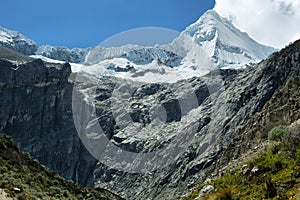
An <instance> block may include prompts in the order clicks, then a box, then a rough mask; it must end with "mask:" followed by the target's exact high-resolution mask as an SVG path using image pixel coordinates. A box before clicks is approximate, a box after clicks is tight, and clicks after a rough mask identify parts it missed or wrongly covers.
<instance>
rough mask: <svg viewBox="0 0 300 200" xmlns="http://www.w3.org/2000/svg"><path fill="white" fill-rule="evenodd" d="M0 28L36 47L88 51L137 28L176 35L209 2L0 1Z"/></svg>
mask: <svg viewBox="0 0 300 200" xmlns="http://www.w3.org/2000/svg"><path fill="white" fill-rule="evenodd" d="M0 3H1V4H0V5H1V12H0V26H3V27H6V28H8V29H12V30H17V31H19V32H21V33H23V34H24V35H25V36H27V37H29V38H31V39H32V40H34V41H35V42H36V43H37V44H39V45H43V44H50V45H56V46H67V47H70V48H72V47H89V46H95V45H98V44H99V43H101V42H102V41H103V40H105V39H107V38H109V37H111V36H113V35H114V34H117V33H120V32H123V31H127V30H130V29H134V28H141V27H161V28H167V29H172V30H176V31H179V32H181V31H182V30H184V29H185V27H187V26H188V25H190V24H191V23H193V22H195V21H196V20H197V19H198V18H199V17H200V16H201V15H202V14H203V13H204V12H205V11H206V10H208V9H212V8H213V7H214V5H215V1H214V0H151V1H150V0H72V1H69V0H51V1H49V0H26V1H25V0H0Z"/></svg>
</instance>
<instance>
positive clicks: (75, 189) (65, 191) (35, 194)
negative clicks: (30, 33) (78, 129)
mask: <svg viewBox="0 0 300 200" xmlns="http://www.w3.org/2000/svg"><path fill="white" fill-rule="evenodd" d="M0 188H2V189H4V190H5V192H6V193H8V195H9V196H11V197H14V198H18V199H107V200H111V199H121V198H120V197H118V196H116V195H114V194H112V193H110V192H109V191H107V190H104V189H87V188H81V187H79V186H77V185H75V184H74V183H73V182H71V181H66V180H64V179H63V178H61V177H59V176H58V175H57V174H56V173H55V172H53V171H50V170H48V169H46V168H45V167H43V166H42V165H41V164H40V163H39V162H37V161H35V160H33V159H32V158H31V157H30V155H29V154H28V153H26V152H20V151H19V148H18V147H17V144H16V143H14V142H13V141H12V139H11V138H10V137H8V136H6V135H0ZM14 188H19V189H21V192H18V191H14Z"/></svg>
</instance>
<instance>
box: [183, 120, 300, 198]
mask: <svg viewBox="0 0 300 200" xmlns="http://www.w3.org/2000/svg"><path fill="white" fill-rule="evenodd" d="M299 135H300V125H297V126H294V127H293V128H290V130H289V133H288V134H286V135H284V136H283V138H282V139H280V141H272V142H270V144H269V145H268V147H267V149H265V150H262V151H260V152H258V153H256V154H255V155H252V159H250V160H248V161H245V162H244V163H243V164H241V165H240V166H239V167H237V168H234V169H231V170H228V171H227V172H226V173H225V174H224V175H223V176H221V177H219V178H216V179H213V180H212V182H210V183H207V184H202V185H199V186H198V187H197V188H196V189H195V190H194V191H193V192H192V193H191V194H189V195H187V196H186V197H183V200H189V199H195V198H196V197H198V195H199V193H200V190H201V189H202V188H203V187H204V186H205V185H208V184H209V185H212V186H214V188H215V190H214V191H213V192H212V193H210V194H208V195H205V196H204V197H202V199H220V200H221V199H224V200H226V199H278V200H281V199H289V200H298V199H300V146H299V142H298V141H295V137H298V138H299ZM296 140H298V139H296ZM253 156H254V158H253ZM243 166H244V168H243ZM245 168H248V169H249V170H248V172H247V170H245V171H246V172H247V173H243V169H245ZM254 168H258V171H257V172H251V170H252V169H254ZM245 171H244V172H245Z"/></svg>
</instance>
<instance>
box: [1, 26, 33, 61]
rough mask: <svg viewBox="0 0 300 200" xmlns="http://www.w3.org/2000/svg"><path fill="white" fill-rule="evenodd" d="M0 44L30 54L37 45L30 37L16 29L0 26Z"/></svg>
mask: <svg viewBox="0 0 300 200" xmlns="http://www.w3.org/2000/svg"><path fill="white" fill-rule="evenodd" d="M0 46H5V47H7V48H10V49H13V50H15V51H17V52H19V53H22V54H26V55H31V54H34V52H35V51H36V50H37V48H38V47H37V45H36V44H35V42H33V41H32V40H31V39H29V38H27V37H25V36H24V35H22V34H21V33H19V32H17V31H12V30H9V29H6V28H3V27H1V26H0Z"/></svg>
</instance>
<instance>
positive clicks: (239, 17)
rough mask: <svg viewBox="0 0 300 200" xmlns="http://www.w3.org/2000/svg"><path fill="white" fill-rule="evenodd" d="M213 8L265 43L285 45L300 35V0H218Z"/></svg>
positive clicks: (280, 46) (278, 45) (278, 46)
mask: <svg viewBox="0 0 300 200" xmlns="http://www.w3.org/2000/svg"><path fill="white" fill-rule="evenodd" d="M214 10H216V11H217V12H218V13H219V14H220V15H221V16H224V17H227V18H229V19H230V20H232V22H233V24H234V25H235V26H237V27H238V28H239V29H240V30H242V31H244V32H247V33H248V34H249V35H250V36H251V37H252V38H254V39H255V40H256V41H258V42H260V43H262V44H266V45H270V46H273V47H277V48H282V47H284V46H285V45H287V44H289V43H290V42H293V41H295V40H296V39H300V0H248V1H241V0H216V5H215V8H214Z"/></svg>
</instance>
